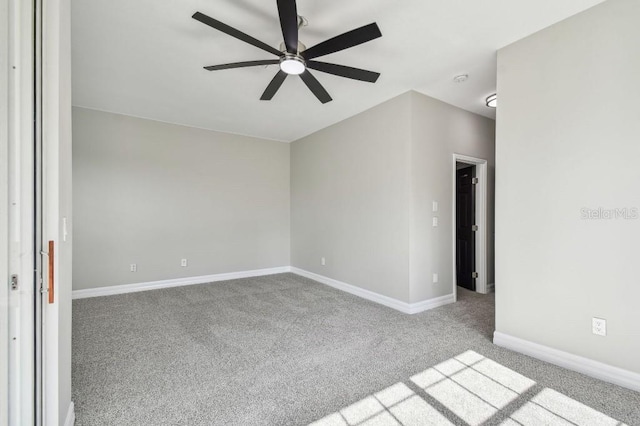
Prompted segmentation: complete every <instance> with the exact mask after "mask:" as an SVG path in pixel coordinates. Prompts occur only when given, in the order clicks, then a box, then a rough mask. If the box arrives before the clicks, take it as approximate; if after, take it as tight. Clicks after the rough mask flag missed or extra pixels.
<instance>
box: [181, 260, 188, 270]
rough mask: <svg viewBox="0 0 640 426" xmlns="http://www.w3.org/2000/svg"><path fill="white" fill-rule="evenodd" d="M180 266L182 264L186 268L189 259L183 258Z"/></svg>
mask: <svg viewBox="0 0 640 426" xmlns="http://www.w3.org/2000/svg"><path fill="white" fill-rule="evenodd" d="M180 266H182V267H183V268H184V267H185V266H187V259H182V260H181V261H180Z"/></svg>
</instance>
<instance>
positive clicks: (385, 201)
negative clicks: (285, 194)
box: [291, 92, 495, 303]
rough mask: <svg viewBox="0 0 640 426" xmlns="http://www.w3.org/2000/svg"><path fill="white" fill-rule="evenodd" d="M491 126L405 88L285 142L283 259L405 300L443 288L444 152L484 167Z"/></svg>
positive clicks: (449, 188) (449, 159) (447, 271)
mask: <svg viewBox="0 0 640 426" xmlns="http://www.w3.org/2000/svg"><path fill="white" fill-rule="evenodd" d="M494 128H495V123H494V122H493V120H490V119H487V118H483V117H480V116H477V115H475V114H472V113H469V112H467V111H463V110H461V109H459V108H455V107H453V106H451V105H448V104H445V103H443V102H440V101H437V100H435V99H432V98H428V97H426V96H424V95H421V94H418V93H415V92H408V93H406V94H404V95H401V96H399V97H397V98H394V99H392V100H390V101H388V102H386V103H384V104H382V105H379V106H377V107H374V108H372V109H370V110H368V111H366V112H364V113H362V114H360V115H357V116H355V117H352V118H349V119H347V120H345V121H343V122H341V123H338V124H336V125H334V126H331V127H329V128H327V129H324V130H321V131H320V132H317V133H315V134H313V135H311V136H308V137H306V138H303V139H301V140H299V141H296V142H294V143H293V144H292V146H291V179H292V184H291V185H292V186H291V211H292V216H291V217H292V219H291V226H292V242H291V250H292V257H291V258H292V265H293V266H295V267H299V268H301V269H305V270H307V271H311V272H315V273H317V274H320V275H324V276H327V277H330V278H333V279H337V280H340V281H343V282H346V283H349V284H352V285H355V286H358V287H361V288H364V289H366V290H370V291H374V292H376V293H380V294H383V295H385V296H388V297H393V298H395V299H398V300H401V301H404V302H410V303H415V302H419V301H423V300H427V299H431V298H434V297H438V296H443V295H447V294H451V292H452V288H453V282H452V279H453V277H452V270H453V255H452V244H453V224H452V194H453V153H454V152H456V153H459V154H466V155H470V156H475V157H480V158H483V159H486V160H488V161H489V165H490V170H491V171H492V170H493V164H494ZM490 174H492V173H490ZM492 185H493V181H492V180H491V181H490V183H489V186H490V187H492ZM492 199H493V191H492V190H491V191H490V200H489V203H491V201H492ZM434 200H437V201H438V202H439V204H440V211H439V213H438V215H439V217H440V220H441V222H440V227H439V228H435V230H434V228H432V227H431V217H432V216H433V214H432V212H431V206H432V201H434ZM491 213H492V212H491ZM490 216H491V215H490ZM491 237H492V230H490V231H489V234H488V238H489V239H491ZM492 249H493V247H492V246H491V250H492ZM322 257H325V258H326V261H327V264H326V265H325V266H322V265H321V263H320V259H321V258H322ZM490 260H491V261H492V260H493V255H492V252H491V253H490ZM432 272H438V273H439V275H440V280H439V283H438V284H432Z"/></svg>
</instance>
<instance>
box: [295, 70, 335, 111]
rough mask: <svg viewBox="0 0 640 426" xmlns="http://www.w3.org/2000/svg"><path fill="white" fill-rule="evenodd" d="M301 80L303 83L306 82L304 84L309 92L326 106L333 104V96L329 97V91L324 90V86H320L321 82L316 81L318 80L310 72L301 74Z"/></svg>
mask: <svg viewBox="0 0 640 426" xmlns="http://www.w3.org/2000/svg"><path fill="white" fill-rule="evenodd" d="M300 78H301V79H302V81H304V84H306V85H307V87H308V88H309V90H311V91H312V92H313V94H314V95H316V98H318V100H319V101H320V102H322V103H323V104H326V103H327V102H331V101H332V100H333V99H331V96H329V93H327V91H326V90H325V89H324V87H322V84H320V82H319V81H318V80H316V78H315V77H314V76H313V75H312V74H311V73H310V72H309V70H306V71H305V72H303V73H302V74H300Z"/></svg>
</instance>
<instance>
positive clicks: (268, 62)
mask: <svg viewBox="0 0 640 426" xmlns="http://www.w3.org/2000/svg"><path fill="white" fill-rule="evenodd" d="M279 62H280V59H266V60H264V61H247V62H234V63H232V64H222V65H211V66H208V67H204V69H205V70H207V71H218V70H228V69H232V68H245V67H257V66H260V65H275V64H277V63H279Z"/></svg>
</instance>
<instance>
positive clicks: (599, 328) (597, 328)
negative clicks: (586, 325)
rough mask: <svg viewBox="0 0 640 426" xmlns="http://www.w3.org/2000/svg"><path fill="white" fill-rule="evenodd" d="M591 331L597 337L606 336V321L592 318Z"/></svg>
mask: <svg viewBox="0 0 640 426" xmlns="http://www.w3.org/2000/svg"><path fill="white" fill-rule="evenodd" d="M591 331H592V332H593V334H596V335H598V336H606V335H607V320H605V319H602V318H595V317H594V318H592V320H591Z"/></svg>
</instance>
